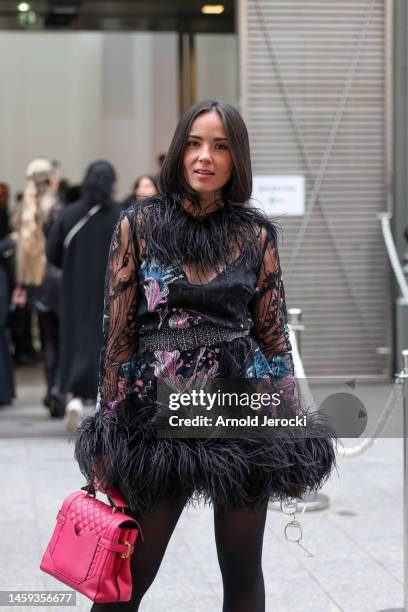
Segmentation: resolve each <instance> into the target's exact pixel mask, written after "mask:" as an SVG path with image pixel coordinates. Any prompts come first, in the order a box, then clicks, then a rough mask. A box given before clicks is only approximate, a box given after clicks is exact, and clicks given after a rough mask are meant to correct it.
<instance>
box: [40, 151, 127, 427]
mask: <svg viewBox="0 0 408 612" xmlns="http://www.w3.org/2000/svg"><path fill="white" fill-rule="evenodd" d="M115 181H116V174H115V170H114V169H113V167H112V166H111V164H109V163H108V162H105V161H97V162H94V163H93V164H91V165H90V166H89V168H88V170H87V173H86V176H85V179H84V182H83V186H82V198H81V199H80V200H79V201H78V202H76V203H75V204H70V205H69V206H67V207H66V208H64V209H63V210H62V212H61V214H60V215H59V217H58V219H57V220H56V222H55V224H54V226H53V228H52V231H51V233H50V235H49V238H48V242H47V256H48V259H49V261H51V262H52V263H53V264H54V265H55V266H57V267H59V268H62V270H63V276H62V301H61V328H60V329H61V350H60V362H61V389H62V391H63V392H64V393H71V394H72V395H73V397H72V399H71V400H70V401H69V402H68V404H67V406H66V423H65V424H66V428H67V429H68V431H75V429H76V428H77V426H78V425H79V422H80V420H81V417H82V414H83V407H84V400H85V399H90V400H95V399H96V394H97V386H98V380H97V369H98V360H99V353H100V351H101V345H102V329H101V328H102V313H103V280H104V276H105V269H106V261H107V258H108V252H109V244H110V241H111V238H112V232H113V228H114V227H115V224H116V222H117V220H118V217H119V207H118V205H117V204H116V203H115V202H114V201H113V200H112V193H113V188H114V185H115Z"/></svg>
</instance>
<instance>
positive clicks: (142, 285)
mask: <svg viewBox="0 0 408 612" xmlns="http://www.w3.org/2000/svg"><path fill="white" fill-rule="evenodd" d="M160 186H161V195H160V196H158V197H155V198H150V199H148V200H144V201H143V202H141V203H140V204H139V205H136V206H134V207H132V208H130V209H128V210H127V211H126V212H125V213H124V214H123V215H122V217H121V220H120V222H119V223H118V225H117V227H116V230H115V232H114V235H113V239H112V246H111V252H110V257H109V263H108V271H107V278H106V293H105V317H104V334H105V340H104V345H103V351H102V356H101V372H100V396H99V409H98V410H97V412H96V413H95V415H93V416H92V417H90V418H89V419H87V420H86V421H85V422H84V423H83V425H82V427H81V430H80V431H79V435H78V439H77V442H76V458H77V460H78V461H79V464H80V468H81V470H82V472H83V473H84V474H85V475H86V477H87V479H88V481H89V482H90V483H92V482H93V483H94V485H95V486H96V487H97V488H98V489H101V490H107V489H108V488H110V487H116V488H117V489H118V490H119V491H120V493H121V494H122V495H123V496H124V498H125V499H126V500H127V502H128V503H129V506H130V508H131V509H132V510H133V511H134V512H135V513H136V515H137V516H138V518H139V520H140V522H141V525H142V529H143V533H144V543H142V544H139V546H138V550H137V554H135V555H134V557H133V558H132V572H133V577H134V589H133V596H132V600H131V602H129V603H126V604H120V605H109V607H107V608H106V609H109V610H111V609H112V610H123V611H131V610H133V611H135V610H138V609H139V604H140V601H141V599H142V596H143V594H144V593H145V592H146V590H147V589H148V588H149V586H150V584H151V583H152V581H153V579H154V577H155V575H156V572H157V570H158V567H159V565H160V562H161V560H162V557H163V555H164V552H165V549H166V547H167V544H168V541H169V539H170V537H171V534H172V531H173V529H174V527H175V525H176V523H177V520H178V518H179V516H180V514H181V512H182V509H183V508H184V506H185V504H186V503H187V501H189V500H191V499H195V498H201V499H204V500H207V501H210V502H211V503H212V504H213V505H214V518H215V536H216V544H217V552H218V559H219V563H220V568H221V572H222V577H223V584H224V605H223V612H262V611H263V610H264V609H265V593H264V584H263V575H262V567H261V554H262V542H263V533H264V526H265V518H266V511H267V502H268V500H269V499H274V498H275V499H276V498H281V499H282V498H286V497H288V496H294V495H296V494H299V493H300V492H302V491H308V490H311V489H316V488H318V487H319V486H320V485H321V483H322V482H323V481H324V479H325V478H326V477H327V476H328V474H329V473H330V470H331V467H332V465H333V461H334V459H333V447H332V443H331V440H330V439H329V438H328V437H327V436H324V431H323V429H320V426H319V425H318V424H317V423H313V422H312V433H313V434H315V435H316V436H317V435H319V436H320V437H318V438H316V439H312V440H310V439H305V438H304V439H303V440H296V439H285V440H284V441H279V440H276V439H275V440H273V439H268V440H262V439H257V440H253V439H252V440H251V439H245V438H242V439H238V438H237V439H222V438H203V439H198V438H197V439H174V438H167V439H166V438H159V437H158V435H157V423H158V419H159V418H160V412H161V411H160V408H159V405H158V403H157V401H156V395H155V392H156V389H157V388H158V384H157V383H158V382H163V381H166V382H167V383H168V384H169V385H170V387H171V388H172V389H177V390H178V391H183V390H184V389H185V390H187V391H188V390H189V389H190V385H192V384H194V383H198V382H199V381H201V382H202V381H205V380H211V379H216V378H219V379H230V378H243V379H254V378H255V379H256V378H259V379H262V380H263V381H266V382H267V381H268V380H271V381H273V378H274V377H275V378H276V377H278V378H279V389H280V390H282V391H283V394H284V395H285V396H286V399H287V400H288V402H289V403H290V402H291V401H294V393H293V391H294V380H293V366H292V360H291V354H290V350H291V347H290V343H289V340H288V329H287V324H286V309H285V300H284V292H283V286H282V279H281V271H280V266H279V258H278V253H277V248H276V231H275V227H274V226H273V225H272V224H271V223H270V222H269V221H268V220H267V219H266V218H265V217H264V216H263V215H261V213H259V212H258V211H256V210H254V209H251V208H249V206H248V200H249V198H250V195H251V165H250V153H249V144H248V134H247V130H246V127H245V124H244V122H243V120H242V118H241V116H240V115H239V113H238V112H237V111H236V110H235V109H234V108H232V107H231V106H229V105H227V104H224V103H221V102H216V101H204V102H200V103H198V104H197V105H195V106H193V107H192V108H191V109H190V110H189V111H187V113H186V114H185V115H184V116H183V117H182V118H181V120H180V122H179V124H178V126H177V128H176V131H175V134H174V137H173V140H172V143H171V146H170V149H169V152H168V154H167V156H166V160H165V162H164V166H163V169H162V172H161V175H160ZM322 435H323V436H324V437H322ZM104 609H105V607H104V605H94V606H93V608H92V611H93V612H97V611H102V610H104Z"/></svg>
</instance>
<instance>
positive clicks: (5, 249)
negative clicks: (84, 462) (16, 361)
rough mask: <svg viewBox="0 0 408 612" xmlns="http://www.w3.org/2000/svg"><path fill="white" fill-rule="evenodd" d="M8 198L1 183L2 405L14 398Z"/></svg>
mask: <svg viewBox="0 0 408 612" xmlns="http://www.w3.org/2000/svg"><path fill="white" fill-rule="evenodd" d="M8 198H9V190H8V187H7V185H6V184H5V183H0V372H1V376H0V406H2V405H4V404H6V405H7V404H10V403H11V402H12V400H13V398H14V376H13V361H12V358H11V353H10V336H9V333H8V329H7V327H6V323H7V316H8V312H9V306H10V295H11V284H12V278H11V277H12V275H11V266H10V265H9V262H10V259H11V257H12V255H13V253H14V249H15V238H16V236H15V235H14V234H10V227H9V220H8V210H7V207H8Z"/></svg>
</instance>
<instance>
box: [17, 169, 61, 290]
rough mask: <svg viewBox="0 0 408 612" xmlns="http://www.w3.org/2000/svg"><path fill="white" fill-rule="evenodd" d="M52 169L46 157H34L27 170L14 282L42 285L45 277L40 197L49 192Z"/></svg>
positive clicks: (45, 261)
mask: <svg viewBox="0 0 408 612" xmlns="http://www.w3.org/2000/svg"><path fill="white" fill-rule="evenodd" d="M52 172H53V168H52V165H51V163H50V162H49V161H48V159H42V158H38V159H34V160H33V161H32V162H31V163H30V164H29V166H28V168H27V170H26V180H27V183H26V187H25V189H24V197H23V201H22V204H21V212H20V215H19V221H18V228H17V231H18V242H17V282H19V283H23V284H32V285H41V283H42V282H43V280H44V276H45V269H46V265H47V259H46V255H45V236H44V231H43V225H44V215H43V211H42V208H41V199H42V198H43V197H44V196H45V195H48V192H49V191H50V189H51V187H50V178H51V175H52Z"/></svg>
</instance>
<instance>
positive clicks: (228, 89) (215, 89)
mask: <svg viewBox="0 0 408 612" xmlns="http://www.w3.org/2000/svg"><path fill="white" fill-rule="evenodd" d="M195 51H196V69H197V99H198V100H202V99H204V98H211V99H216V100H222V101H223V102H228V103H229V104H232V105H233V106H238V41H237V36H236V34H197V35H196V37H195Z"/></svg>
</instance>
